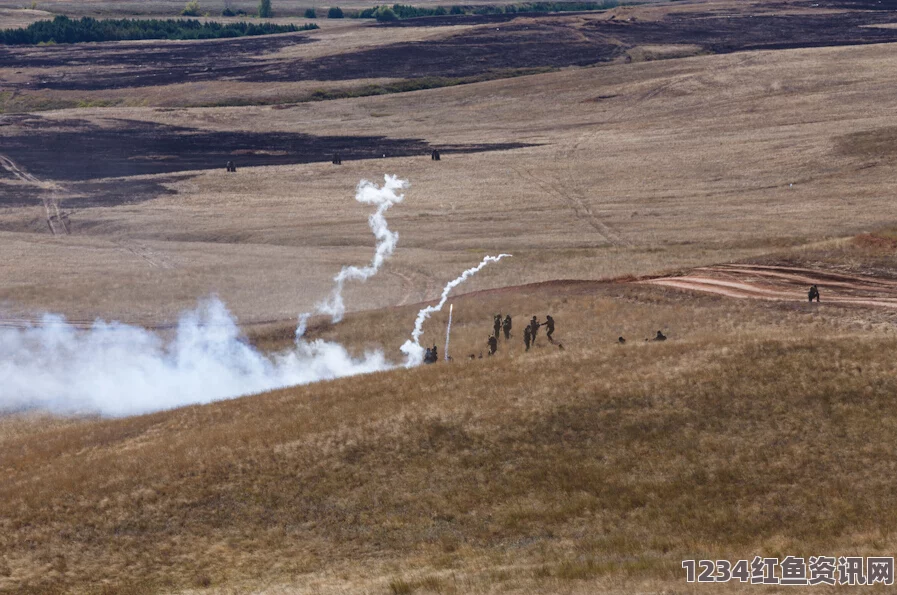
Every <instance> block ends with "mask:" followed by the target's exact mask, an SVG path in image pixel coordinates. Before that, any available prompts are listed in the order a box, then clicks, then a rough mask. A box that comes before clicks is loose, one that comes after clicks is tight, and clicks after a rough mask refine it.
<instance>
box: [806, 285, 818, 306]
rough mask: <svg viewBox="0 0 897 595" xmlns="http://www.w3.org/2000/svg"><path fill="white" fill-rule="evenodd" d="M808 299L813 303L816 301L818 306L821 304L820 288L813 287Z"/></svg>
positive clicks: (808, 293)
mask: <svg viewBox="0 0 897 595" xmlns="http://www.w3.org/2000/svg"><path fill="white" fill-rule="evenodd" d="M807 297H809V298H810V302H812V301H813V300H814V299H815V300H816V303H817V304H818V303H819V288H818V287H816V286H815V285H814V286H813V287H811V288H810V291H808V292H807Z"/></svg>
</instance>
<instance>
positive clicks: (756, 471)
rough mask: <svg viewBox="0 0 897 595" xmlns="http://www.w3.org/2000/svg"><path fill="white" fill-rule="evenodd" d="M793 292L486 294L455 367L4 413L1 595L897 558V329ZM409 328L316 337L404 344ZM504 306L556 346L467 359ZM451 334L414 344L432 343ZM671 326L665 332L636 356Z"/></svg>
mask: <svg viewBox="0 0 897 595" xmlns="http://www.w3.org/2000/svg"><path fill="white" fill-rule="evenodd" d="M801 297H802V296H797V298H798V299H796V301H795V304H793V305H770V304H760V303H753V302H739V301H732V300H725V299H718V298H707V297H697V296H691V295H689V294H683V293H680V292H676V291H670V290H662V289H657V288H644V287H636V286H630V285H621V284H601V283H573V284H543V285H536V286H530V287H525V288H519V289H507V290H499V291H494V292H485V293H480V294H474V295H470V296H464V297H461V298H458V299H456V300H455V301H454V303H455V327H454V328H455V331H456V332H455V333H453V345H454V346H455V347H454V348H453V354H454V356H455V361H454V362H453V363H451V364H440V365H436V366H424V367H422V368H418V369H414V370H407V371H406V370H396V371H392V372H384V373H378V374H373V375H369V376H364V377H355V378H349V379H344V380H340V381H335V382H326V383H320V384H316V385H313V386H308V387H298V388H293V389H287V390H281V391H275V392H273V393H270V394H266V395H260V396H255V397H246V398H242V399H236V400H233V401H227V402H220V403H215V404H212V405H208V406H202V407H188V408H184V409H179V410H175V411H170V412H162V413H157V414H152V415H146V416H140V417H133V418H127V419H120V420H100V419H96V420H90V419H85V420H53V421H51V422H50V423H48V420H47V419H45V418H43V417H37V418H36V419H32V418H30V417H29V416H27V415H26V416H21V417H12V418H7V419H5V420H4V421H3V422H2V423H0V469H2V473H3V478H4V479H3V481H2V482H0V523H2V527H0V528H2V531H0V591H5V592H16V593H55V592H72V593H151V592H180V591H182V590H185V589H186V590H188V591H189V592H195V593H240V592H247V591H250V590H251V591H252V592H258V593H299V592H319V593H326V592H351V593H492V592H509V593H541V592H571V593H588V592H596V591H602V592H605V591H606V592H632V591H635V590H641V591H647V592H659V591H664V590H666V591H669V589H673V590H674V591H683V590H686V588H685V584H684V580H683V578H682V576H681V575H682V571H681V569H680V567H679V562H680V561H681V560H682V559H684V558H689V559H690V558H726V557H728V558H738V557H741V558H744V557H750V556H752V555H753V554H755V553H757V552H762V553H764V554H768V555H782V556H784V555H787V554H794V555H803V554H807V555H810V554H817V553H820V552H832V553H836V554H838V553H845V552H846V553H853V554H868V555H873V554H887V553H888V552H890V551H893V550H892V548H893V547H894V538H893V534H894V523H895V517H894V514H893V509H894V506H895V501H894V498H895V496H894V493H893V490H892V481H891V479H890V476H891V474H892V472H893V469H892V466H893V465H892V463H893V462H892V461H891V459H890V457H889V455H888V453H889V452H890V449H891V447H890V445H891V444H892V443H893V441H894V439H895V438H897V436H895V435H894V432H895V427H897V420H895V416H894V414H893V407H892V406H891V402H892V399H893V395H894V391H895V389H897V385H895V382H897V381H895V372H897V369H895V368H897V364H895V362H894V360H893V357H891V353H893V350H894V349H895V347H897V337H895V336H894V333H893V331H892V330H891V325H890V324H888V323H887V322H886V320H885V319H882V318H881V317H880V315H879V314H878V313H876V312H873V311H863V310H848V309H839V308H835V307H831V306H826V305H825V304H822V305H821V307H820V306H816V305H814V306H812V307H811V306H809V305H807V304H804V303H802V302H800V301H799V299H800V298H801ZM415 310H416V309H415V308H404V309H395V310H392V311H389V312H387V313H385V314H383V315H382V316H381V315H380V313H373V312H371V313H362V314H357V315H353V316H351V317H350V319H349V320H347V321H346V323H345V324H341V325H337V326H336V327H333V328H332V329H321V330H313V331H312V333H313V336H330V335H334V336H336V337H338V338H339V339H340V340H341V341H343V342H345V343H347V344H349V345H351V346H354V348H355V349H358V350H360V349H363V348H366V347H368V346H369V345H370V344H372V343H380V344H387V345H388V344H396V345H397V344H398V342H399V341H400V340H402V339H403V338H404V337H403V335H404V333H403V332H402V331H403V330H406V329H408V328H409V327H410V323H411V320H412V318H413V315H414V311H415ZM499 310H501V311H503V312H507V311H510V312H512V313H513V314H514V315H515V316H516V320H517V324H518V325H519V326H522V323H523V321H524V320H525V318H527V317H528V316H529V315H530V313H538V314H539V315H540V318H542V317H543V315H544V314H543V313H544V312H546V311H550V312H552V313H553V314H554V316H555V317H556V318H557V320H558V324H559V326H558V332H557V333H556V338H557V340H558V341H560V342H561V343H563V344H564V347H565V348H564V350H560V349H558V348H556V347H554V346H551V345H549V344H547V343H545V342H544V337H542V338H540V340H539V347H537V348H535V349H534V350H531V351H530V353H524V352H523V346H522V344H520V331H519V329H518V330H517V331H516V332H515V335H516V336H515V337H514V340H513V341H512V345H511V346H510V347H508V346H506V345H505V344H504V343H502V345H501V348H500V351H499V354H498V355H497V356H496V357H494V358H484V359H483V360H479V359H477V360H474V361H468V360H465V359H463V355H464V354H466V353H467V352H477V351H478V350H483V349H482V347H480V346H481V345H482V346H483V347H484V346H485V345H484V343H483V341H482V339H483V338H484V337H485V336H486V334H487V333H488V332H489V330H488V327H489V319H490V316H491V314H492V313H493V312H495V311H499ZM443 323H444V317H443V318H442V319H441V320H440V319H434V320H433V321H432V323H430V324H428V325H427V327H426V330H427V334H425V340H426V339H432V341H434V342H438V343H439V345H440V349H441V347H442V344H441V343H442V340H443V333H442V330H441V329H442V328H444V327H443V326H442V325H443ZM657 328H661V329H663V330H664V331H665V332H666V333H667V335H668V336H669V337H670V340H669V341H667V342H666V343H654V342H645V341H644V338H645V337H647V336H651V335H653V333H654V331H655V330H656V329H657ZM620 334H623V335H625V336H626V337H628V339H629V340H628V342H627V343H626V344H625V345H618V344H616V338H617V336H618V335H620ZM746 588H750V587H746ZM725 589H727V590H730V591H737V590H739V587H738V585H730V586H729V587H726V588H725Z"/></svg>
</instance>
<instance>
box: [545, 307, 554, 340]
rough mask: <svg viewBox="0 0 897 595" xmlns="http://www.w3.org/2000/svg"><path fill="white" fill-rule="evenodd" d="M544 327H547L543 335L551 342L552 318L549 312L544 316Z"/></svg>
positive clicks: (552, 331)
mask: <svg viewBox="0 0 897 595" xmlns="http://www.w3.org/2000/svg"><path fill="white" fill-rule="evenodd" d="M545 328H547V329H548V332H547V333H545V336H546V337H548V341H549V342H550V343H552V344H553V343H554V339H552V338H551V335H552V334H553V333H554V318H552V317H551V315H550V314H549V315H548V316H546V317H545Z"/></svg>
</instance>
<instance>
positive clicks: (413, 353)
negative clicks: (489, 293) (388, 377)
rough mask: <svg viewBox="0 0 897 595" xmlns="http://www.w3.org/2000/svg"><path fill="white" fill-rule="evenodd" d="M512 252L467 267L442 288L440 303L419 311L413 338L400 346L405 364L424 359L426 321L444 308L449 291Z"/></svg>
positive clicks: (414, 364)
mask: <svg viewBox="0 0 897 595" xmlns="http://www.w3.org/2000/svg"><path fill="white" fill-rule="evenodd" d="M510 256H511V255H510V254H499V255H498V256H487V257H486V258H484V259H483V261H482V262H481V263H480V264H478V265H477V266H475V267H473V268H470V269H467V270H466V271H464V272H463V273H461V275H460V276H459V277H458V278H457V279H454V280H452V281H449V282H448V283H447V284H446V286H445V287H444V288H443V289H442V298H441V299H440V300H439V303H438V304H436V305H435V306H427V307H426V308H424V309H423V310H421V311H420V312H418V313H417V320H415V321H414V330H413V331H411V339H409V340H408V341H405V344H404V345H402V347H400V349H401V350H402V353H404V354H405V358H406V360H405V366H406V367H409V368H410V367H412V366H417V365H419V364H420V363H421V362H423V361H424V348H423V347H421V345H420V338H421V335H423V334H424V322H425V321H426V320H427V319H428V318H429V317H430V316H431V315H432V314H433V313H434V312H439V311H440V310H442V307H443V306H444V305H445V302H446V301H447V300H448V295H449V293H450V292H451V291H452V290H453V289H454V288H455V287H457V286H458V285H461V284H462V283H464V282H465V281H466V280H467V279H469V278H470V277H473V276H474V275H476V274H477V273H479V272H480V271H481V270H483V267H485V266H486V265H488V264H489V263H491V262H498V261H499V260H501V259H502V258H506V257H510Z"/></svg>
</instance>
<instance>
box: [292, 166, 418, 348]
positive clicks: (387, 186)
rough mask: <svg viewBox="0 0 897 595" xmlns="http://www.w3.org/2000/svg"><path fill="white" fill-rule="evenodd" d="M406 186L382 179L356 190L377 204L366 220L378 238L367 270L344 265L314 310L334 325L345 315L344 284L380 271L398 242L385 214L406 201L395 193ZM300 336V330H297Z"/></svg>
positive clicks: (364, 199) (363, 198)
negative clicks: (331, 287)
mask: <svg viewBox="0 0 897 595" xmlns="http://www.w3.org/2000/svg"><path fill="white" fill-rule="evenodd" d="M407 187H408V182H407V180H400V179H399V178H398V177H397V176H390V175H385V176H383V186H382V187H378V186H377V185H376V184H374V183H373V182H369V181H367V180H362V181H361V182H359V183H358V186H357V187H356V189H355V200H357V201H358V202H360V203H363V204H367V205H377V211H376V212H375V213H374V214H372V215H371V216H370V217H368V224H369V225H370V226H371V231H372V232H374V237H376V238H377V248H376V250H375V251H374V258H373V260H371V264H370V265H368V266H366V267H357V266H346V267H343V268H342V270H341V271H340V272H339V274H338V275H337V276H336V277H334V278H333V282H334V284H335V285H334V287H333V292H332V293H331V294H330V297H329V298H328V299H327V300H326V301H324V302H322V303H320V304H318V306H317V311H318V313H320V314H328V315H330V317H331V319H332V320H333V322H339V321H340V320H342V319H343V315H344V314H345V313H346V305H345V303H344V302H343V286H344V285H345V283H346V281H350V280H351V281H367V280H368V279H370V278H371V277H373V276H374V275H375V274H377V271H379V270H380V267H381V266H383V263H384V262H386V259H387V258H389V257H390V256H392V253H393V252H395V249H396V244H397V243H398V241H399V234H398V233H397V232H394V231H390V230H389V227H388V226H387V224H386V211H388V210H389V207H391V206H393V205H394V204H398V203H400V202H402V200H403V199H404V198H405V195H404V194H398V193H397V191H398V190H403V189H405V188H407ZM308 317H309V314H303V315H302V316H300V324H299V327H300V328H301V329H302V330H303V332H304V330H305V329H304V323H305V322H306V321H307V320H308ZM296 336H301V335H300V334H299V329H297V331H296Z"/></svg>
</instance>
